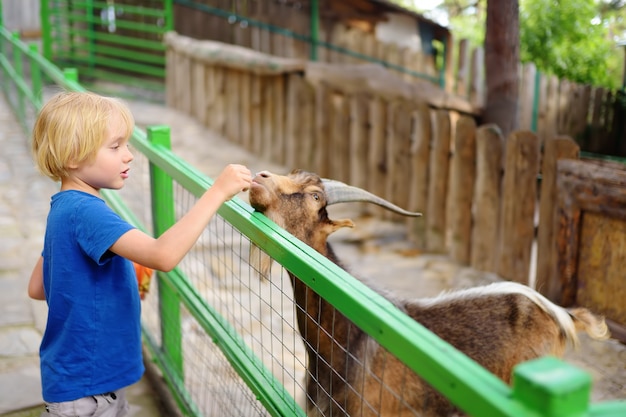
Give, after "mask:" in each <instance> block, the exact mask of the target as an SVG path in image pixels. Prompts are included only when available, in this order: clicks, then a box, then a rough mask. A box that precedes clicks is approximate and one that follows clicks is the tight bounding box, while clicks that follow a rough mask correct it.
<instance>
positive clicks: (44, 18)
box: [39, 0, 52, 61]
mask: <svg viewBox="0 0 626 417" xmlns="http://www.w3.org/2000/svg"><path fill="white" fill-rule="evenodd" d="M48 3H50V2H48V1H46V0H42V1H40V2H39V16H40V22H41V44H42V49H43V56H44V57H45V58H46V59H47V60H48V61H52V38H51V36H52V33H51V27H52V23H51V21H52V19H51V18H50V6H49V4H48Z"/></svg>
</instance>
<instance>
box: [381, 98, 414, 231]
mask: <svg viewBox="0 0 626 417" xmlns="http://www.w3.org/2000/svg"><path fill="white" fill-rule="evenodd" d="M390 108H391V109H390V114H389V122H390V123H389V129H388V132H389V133H388V134H389V136H388V138H387V167H388V175H387V185H386V193H385V196H384V197H385V198H386V199H387V200H388V201H391V202H392V203H394V204H396V205H397V206H399V207H402V208H407V207H408V206H409V193H408V189H409V188H410V187H409V184H410V183H411V182H412V181H413V179H412V178H411V177H410V174H411V163H410V162H411V161H410V155H411V127H412V126H411V123H412V116H413V109H414V107H413V106H412V104H411V103H409V102H407V101H405V100H402V101H396V102H394V103H393V104H392V105H391V106H390ZM386 217H387V218H389V219H391V220H395V221H401V220H404V218H403V217H402V216H399V215H397V214H393V213H391V212H389V214H388V216H386Z"/></svg>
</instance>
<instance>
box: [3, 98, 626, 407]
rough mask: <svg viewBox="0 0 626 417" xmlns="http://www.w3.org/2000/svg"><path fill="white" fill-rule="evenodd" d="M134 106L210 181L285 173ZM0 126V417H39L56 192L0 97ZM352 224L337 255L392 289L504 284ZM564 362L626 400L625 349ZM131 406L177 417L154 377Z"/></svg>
mask: <svg viewBox="0 0 626 417" xmlns="http://www.w3.org/2000/svg"><path fill="white" fill-rule="evenodd" d="M130 104H131V108H132V110H133V113H134V114H135V117H136V118H137V124H138V125H139V126H140V127H146V126H148V125H155V124H166V125H169V126H170V127H171V128H172V143H173V150H174V151H175V152H176V153H178V154H180V155H181V156H182V157H183V158H185V159H186V160H188V161H189V162H190V163H191V164H192V165H194V166H196V167H197V168H198V169H200V170H201V171H203V172H204V173H205V174H207V175H209V176H215V175H217V174H218V173H219V171H220V170H221V169H222V167H223V166H224V165H225V164H226V163H229V162H238V163H243V164H246V165H248V166H249V167H250V168H251V169H252V170H253V172H255V171H259V170H262V169H269V170H272V171H275V172H280V173H284V172H286V171H287V170H288V169H287V168H284V167H280V166H277V165H275V164H271V163H269V162H267V161H263V160H261V159H259V158H258V157H257V156H255V155H252V154H250V153H248V152H246V151H244V150H242V149H240V148H238V147H237V146H235V145H233V144H231V143H229V142H228V141H226V140H224V139H223V138H220V137H219V136H217V135H214V134H211V133H210V132H207V131H206V130H205V129H204V128H203V127H202V126H201V125H200V124H198V123H197V122H195V121H194V120H193V119H191V118H190V117H188V116H186V115H183V114H181V113H179V112H176V111H174V110H171V109H167V108H165V107H163V106H160V105H156V104H151V103H147V102H130ZM0 126H1V127H0V146H1V147H2V152H1V153H0V236H1V239H0V417H8V416H11V417H17V416H22V417H26V416H38V415H39V412H40V411H41V406H42V399H41V394H40V392H41V389H40V379H39V360H38V348H39V342H40V340H41V334H42V329H43V326H44V324H45V317H46V306H45V303H43V302H37V301H33V300H30V299H29V298H28V297H27V295H26V285H27V282H28V278H29V276H30V272H31V269H32V266H33V264H34V262H35V261H36V259H37V257H38V255H39V253H40V250H41V245H42V241H43V234H44V228H45V218H46V215H47V211H48V207H49V199H50V196H51V195H52V194H53V193H55V192H56V191H57V185H56V184H55V183H53V182H52V181H50V180H49V179H47V178H45V177H43V176H41V175H40V174H39V173H38V172H37V171H36V169H35V167H34V165H33V162H32V159H31V157H30V152H29V148H28V138H27V136H26V135H25V134H24V133H23V132H22V130H21V127H20V126H19V124H18V123H17V122H16V121H15V119H14V117H13V115H12V113H11V110H10V108H9V107H8V105H7V104H6V102H5V101H4V98H2V97H1V96H0ZM242 197H243V198H245V195H242ZM356 224H357V227H356V228H355V229H352V230H344V231H341V232H338V233H336V234H335V235H334V236H333V242H334V244H335V245H336V249H337V252H338V254H339V255H340V257H342V258H343V259H344V261H345V263H346V264H347V265H348V266H350V267H352V269H353V272H354V273H355V274H364V275H367V276H370V277H372V276H386V277H390V276H392V277H393V278H388V279H387V280H386V281H385V282H383V283H382V284H383V285H384V286H387V287H388V288H389V289H391V290H395V291H402V292H404V293H406V294H412V295H415V296H428V295H433V294H436V293H438V292H439V291H441V290H442V289H445V288H455V287H462V286H470V285H475V284H478V283H484V282H490V281H493V280H497V279H498V277H496V276H494V275H493V274H485V273H481V272H478V271H474V270H472V269H470V268H464V267H461V266H458V265H455V264H454V263H452V262H450V261H449V260H448V259H446V258H445V257H439V256H429V255H423V254H421V255H419V256H416V254H415V251H414V248H412V246H411V244H410V242H408V241H407V240H406V236H405V233H404V231H403V228H402V226H401V225H398V224H392V223H389V222H382V221H377V220H376V219H373V218H357V219H356ZM383 268H384V269H383ZM389 268H393V270H394V273H393V274H389ZM416 276H420V280H419V282H416V280H415V277H416ZM566 359H567V360H568V361H570V362H572V363H574V364H576V365H577V366H580V367H582V368H584V369H586V370H588V371H589V372H590V373H591V374H592V376H593V379H594V391H593V399H594V401H599V400H608V399H617V398H621V399H624V398H626V346H624V345H622V344H620V343H617V342H616V341H608V342H592V341H586V340H585V341H584V343H583V347H582V349H581V350H580V351H578V352H570V353H568V356H567V358H566ZM129 400H130V402H131V405H132V408H131V414H130V416H131V417H147V416H153V417H154V416H160V415H171V413H166V412H163V411H162V407H161V401H160V398H159V396H158V395H156V394H155V392H154V391H153V386H152V385H151V382H150V381H148V378H144V379H143V380H142V381H140V382H139V383H138V384H136V385H134V386H133V387H131V388H130V392H129Z"/></svg>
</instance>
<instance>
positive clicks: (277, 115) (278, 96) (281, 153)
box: [271, 74, 287, 164]
mask: <svg viewBox="0 0 626 417" xmlns="http://www.w3.org/2000/svg"><path fill="white" fill-rule="evenodd" d="M286 77H287V76H286V75H284V74H280V75H278V76H276V77H274V78H273V80H272V106H273V110H274V111H273V113H272V118H273V129H272V130H273V134H274V138H273V139H274V140H273V146H272V159H271V160H272V162H274V163H276V164H284V163H285V113H286V108H285V98H286V97H285V84H286Z"/></svg>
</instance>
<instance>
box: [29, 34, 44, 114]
mask: <svg viewBox="0 0 626 417" xmlns="http://www.w3.org/2000/svg"><path fill="white" fill-rule="evenodd" d="M28 50H29V51H30V81H31V85H32V87H33V91H32V93H33V99H34V100H35V102H34V103H33V105H34V106H35V108H36V109H37V110H39V109H40V108H41V105H42V103H43V83H42V81H41V78H42V77H41V67H40V66H39V65H37V63H36V62H35V59H34V57H35V56H37V55H39V48H38V47H37V44H34V43H31V44H29V45H28Z"/></svg>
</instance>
